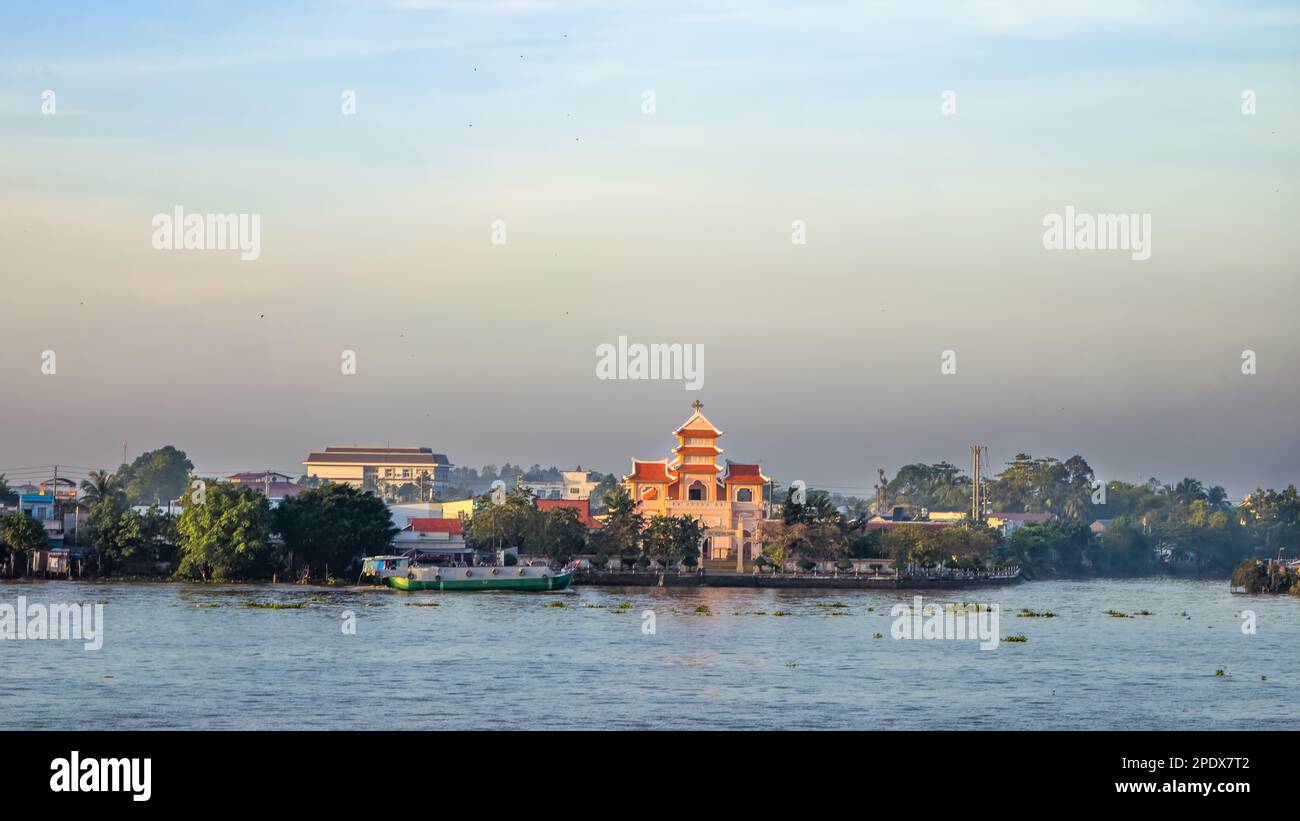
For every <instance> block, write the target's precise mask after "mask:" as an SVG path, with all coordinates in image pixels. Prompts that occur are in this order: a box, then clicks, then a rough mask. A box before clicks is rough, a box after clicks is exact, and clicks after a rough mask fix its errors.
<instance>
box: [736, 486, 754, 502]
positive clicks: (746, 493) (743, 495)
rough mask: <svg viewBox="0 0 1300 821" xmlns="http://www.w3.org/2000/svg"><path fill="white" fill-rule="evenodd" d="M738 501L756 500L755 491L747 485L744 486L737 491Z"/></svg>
mask: <svg viewBox="0 0 1300 821" xmlns="http://www.w3.org/2000/svg"><path fill="white" fill-rule="evenodd" d="M736 501H737V502H752V501H754V491H752V490H750V489H749V488H747V487H742V488H741V489H740V490H738V491H736Z"/></svg>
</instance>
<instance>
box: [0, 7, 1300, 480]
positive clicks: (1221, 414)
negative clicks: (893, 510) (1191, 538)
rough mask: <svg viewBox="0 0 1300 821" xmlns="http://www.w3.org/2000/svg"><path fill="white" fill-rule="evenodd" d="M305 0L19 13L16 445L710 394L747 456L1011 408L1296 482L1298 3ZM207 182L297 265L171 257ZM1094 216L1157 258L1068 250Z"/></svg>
mask: <svg viewBox="0 0 1300 821" xmlns="http://www.w3.org/2000/svg"><path fill="white" fill-rule="evenodd" d="M264 5H270V4H262V3H238V2H212V3H196V4H194V5H193V7H192V8H190V9H188V10H186V9H183V8H178V7H177V6H179V4H174V3H171V2H165V3H164V2H159V3H132V4H126V5H125V6H124V7H121V8H109V7H107V5H105V6H103V7H101V6H100V5H98V4H91V3H57V2H42V3H29V4H22V5H21V6H19V5H18V4H12V3H7V4H5V6H4V8H3V10H0V248H2V249H3V251H2V252H0V304H2V305H3V320H0V384H2V385H3V386H4V387H3V390H4V393H3V398H2V401H0V408H2V410H0V471H3V470H4V469H5V468H8V467H15V466H18V467H21V466H29V465H39V464H50V463H54V462H59V463H64V464H70V465H76V466H80V467H83V468H84V467H87V466H101V465H102V466H115V465H116V464H117V463H118V462H119V461H120V459H121V447H122V445H121V443H122V440H123V439H126V440H128V442H129V450H130V454H131V455H132V456H134V455H135V454H136V453H139V452H140V451H142V450H145V449H147V448H151V447H156V446H159V445H162V444H167V443H171V444H175V445H177V446H178V447H181V448H183V449H184V450H186V451H187V452H188V453H189V454H190V455H191V457H192V458H193V460H194V461H195V463H196V464H197V465H198V467H199V469H200V470H201V471H204V472H217V471H234V470H242V469H261V468H266V467H269V468H273V469H280V470H285V471H289V472H295V473H296V472H299V471H300V470H301V461H302V459H303V458H305V456H306V454H307V452H308V451H309V450H311V449H316V448H320V447H323V446H324V445H326V444H331V443H334V444H351V443H359V444H384V443H389V442H391V443H392V444H394V445H396V444H404V445H427V446H430V447H433V448H434V449H435V450H437V451H442V452H446V453H447V454H448V455H449V456H450V457H451V459H452V461H453V462H455V463H457V464H468V465H473V466H479V465H482V464H484V463H488V462H490V463H495V464H500V463H501V462H503V461H507V460H508V461H511V462H516V463H518V462H523V463H525V464H531V463H533V462H539V463H542V464H544V465H549V464H556V465H560V466H573V465H576V464H581V465H583V466H584V467H590V468H596V469H601V470H609V471H618V472H620V473H622V472H626V471H627V469H628V464H629V463H628V458H629V457H631V456H638V457H641V458H662V457H664V456H666V455H667V449H668V448H669V447H670V445H671V444H672V439H671V436H670V434H671V431H672V430H673V429H674V428H675V427H676V426H677V425H678V424H680V423H681V422H682V421H683V420H684V419H685V418H686V417H687V416H688V415H689V413H690V407H689V405H690V403H691V402H692V401H694V400H695V399H700V400H701V401H703V402H704V403H705V413H706V414H707V415H708V416H709V417H710V418H711V419H712V420H713V421H714V422H715V423H716V424H717V425H718V426H719V427H720V428H722V430H723V431H724V434H725V435H724V437H723V439H722V441H721V443H720V444H721V445H722V447H723V448H724V449H725V451H726V453H725V456H727V457H730V458H733V459H736V460H738V461H754V460H761V461H762V462H763V465H764V468H765V470H766V472H767V473H768V474H770V475H773V476H774V477H776V478H778V479H780V480H782V481H788V480H792V479H796V478H799V479H803V480H805V481H807V482H808V483H809V484H810V485H814V486H822V487H827V486H829V487H832V488H836V489H845V490H857V491H859V492H864V493H865V492H869V489H870V486H871V485H872V483H873V482H874V481H875V470H876V468H877V467H884V468H885V469H886V471H887V472H888V473H889V474H890V475H892V474H893V472H894V470H896V468H897V467H898V466H899V465H900V464H904V463H907V462H912V461H927V462H929V461H939V460H944V459H946V460H949V461H953V462H956V463H958V464H967V463H968V461H969V449H968V446H969V445H970V443H972V442H975V441H979V442H982V443H984V444H986V445H988V446H989V451H990V457H991V459H992V460H993V461H994V462H995V463H1001V462H1004V461H1006V460H1008V459H1010V458H1011V457H1012V456H1013V455H1014V454H1015V453H1017V452H1018V451H1025V452H1029V453H1032V454H1034V455H1036V456H1048V455H1055V456H1059V457H1061V458H1064V457H1068V456H1070V455H1071V454H1074V453H1080V454H1082V455H1083V456H1084V457H1085V458H1086V459H1088V461H1089V462H1090V463H1091V464H1092V466H1093V467H1094V469H1096V470H1097V472H1098V474H1099V475H1100V476H1102V477H1103V478H1106V479H1126V480H1133V481H1141V480H1145V479H1146V478H1147V477H1149V476H1152V475H1154V476H1157V477H1159V478H1161V479H1162V480H1165V481H1173V480H1176V479H1178V478H1181V477H1183V476H1185V475H1190V476H1196V477H1199V478H1201V479H1203V480H1205V481H1207V482H1212V483H1216V484H1223V485H1225V486H1226V487H1227V488H1228V489H1229V491H1230V492H1231V493H1232V494H1234V495H1239V494H1240V493H1242V492H1243V491H1245V490H1248V489H1249V488H1253V487H1254V486H1255V485H1257V484H1260V485H1265V486H1269V485H1274V486H1277V485H1283V484H1286V483H1288V482H1293V481H1296V480H1297V479H1300V425H1298V424H1297V418H1298V417H1300V413H1297V410H1298V409H1300V365H1298V363H1300V330H1297V321H1296V311H1297V306H1298V305H1300V284H1298V282H1297V276H1298V274H1300V239H1298V238H1297V230H1296V214H1297V205H1298V204H1300V201H1298V198H1297V181H1298V180H1300V129H1298V128H1297V126H1298V125H1300V99H1298V97H1297V94H1298V93H1300V9H1298V8H1297V6H1296V4H1295V3H1293V2H1292V3H1264V2H1243V3H1228V2H1224V3H1207V2H1194V1H1193V2H1187V1H1186V0H1184V1H1182V2H1167V3H1166V2H1140V0H1135V1H1130V0H1124V2H1112V1H1111V0H1102V1H1100V2H1079V3H1066V2H1053V1H1052V0H1032V1H1030V2H1013V1H1012V0H1003V1H1002V2H997V1H996V0H990V1H989V2H973V3H960V4H958V3H921V2H879V3H854V4H848V3H843V4H841V3H819V2H802V3H798V4H795V3H775V2H774V3H767V2H755V3H740V2H713V3H710V2H682V3H674V2H644V3H613V2H573V3H565V2H540V1H538V2H533V1H531V0H503V1H502V2H492V0H487V2H469V0H465V2H452V1H450V0H449V1H447V2H436V1H432V0H431V1H429V2H418V1H417V2H380V1H379V0H376V1H375V2H365V1H364V0H354V1H353V2H310V3H277V4H274V8H267V7H264ZM46 90H52V91H54V92H55V95H56V96H55V100H56V104H57V107H56V111H55V113H54V114H52V115H50V114H43V113H42V109H41V106H42V95H43V92H44V91H46ZM344 90H351V91H354V92H355V95H356V114H355V115H347V114H343V113H342V111H341V96H342V94H343V92H344ZM647 90H650V91H653V94H654V101H655V110H654V113H653V114H646V113H644V112H643V100H644V92H645V91H647ZM1247 90H1249V91H1253V92H1254V100H1255V106H1256V113H1255V114H1253V115H1247V114H1244V113H1243V100H1242V95H1243V92H1245V91H1247ZM945 91H951V92H952V93H953V95H955V96H954V98H953V99H955V104H956V111H955V113H951V114H945V113H944V112H943V110H942V109H941V104H942V102H943V100H944V98H943V94H944V92H945ZM177 205H180V206H182V207H183V208H184V209H185V210H186V211H187V212H197V213H245V214H258V215H260V220H261V255H260V258H259V259H257V260H255V261H248V262H244V261H241V260H240V259H239V255H238V253H237V252H232V251H220V250H191V251H170V250H163V251H158V250H154V248H153V247H152V244H151V236H152V233H153V229H152V227H151V220H152V218H153V216H154V215H155V214H158V213H171V211H172V209H173V208H174V207H175V206H177ZM1066 206H1073V207H1074V208H1075V209H1076V211H1078V212H1084V213H1090V214H1099V213H1125V214H1127V213H1139V214H1149V215H1150V219H1151V224H1152V236H1151V251H1152V253H1151V258H1150V259H1148V260H1146V261H1135V260H1133V259H1131V255H1130V254H1129V253H1128V252H1125V251H1099V250H1095V251H1048V250H1045V249H1044V247H1043V232H1044V229H1043V220H1044V216H1045V215H1047V214H1050V213H1063V211H1064V209H1065V207H1066ZM496 220H500V221H502V222H504V224H505V231H506V242H505V244H503V245H498V244H493V242H492V224H493V222H494V221H496ZM796 220H802V221H803V222H804V224H805V225H806V237H807V242H806V244H803V245H797V244H794V243H792V242H791V235H792V224H793V223H794V221H796ZM620 335H622V336H627V337H629V339H630V340H631V341H632V342H644V343H652V342H658V343H692V344H702V345H703V346H704V348H705V352H706V356H705V370H704V388H703V390H700V391H686V390H685V389H684V387H683V384H682V383H681V382H673V381H601V380H598V379H597V378H596V371H595V365H596V355H595V351H596V348H597V346H598V345H601V344H602V343H613V342H615V341H616V340H617V338H618V337H619V336H620ZM1246 349H1250V350H1253V351H1255V352H1256V355H1257V373H1255V374H1253V375H1244V374H1243V373H1242V372H1241V365H1242V359H1241V357H1242V351H1243V350H1246ZM46 350H52V351H54V352H55V354H56V356H57V372H56V373H55V374H53V375H44V374H42V372H41V367H42V352H43V351H46ZM344 350H353V351H355V352H356V355H357V373H356V374H355V375H344V374H343V373H341V368H340V357H341V352H342V351H344ZM945 350H951V351H954V352H955V354H956V363H957V372H956V373H955V374H952V375H945V374H942V373H941V371H940V364H941V354H942V352H943V351H945ZM12 475H13V474H12V473H11V477H12Z"/></svg>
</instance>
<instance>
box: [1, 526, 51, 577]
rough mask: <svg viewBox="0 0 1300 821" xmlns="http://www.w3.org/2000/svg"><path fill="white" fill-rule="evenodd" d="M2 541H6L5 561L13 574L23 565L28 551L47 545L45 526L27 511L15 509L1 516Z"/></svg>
mask: <svg viewBox="0 0 1300 821" xmlns="http://www.w3.org/2000/svg"><path fill="white" fill-rule="evenodd" d="M0 542H4V546H5V563H6V564H7V565H8V566H9V573H10V574H12V573H15V572H18V571H19V569H20V568H21V567H22V566H23V562H22V560H23V558H24V557H25V556H26V555H27V554H28V553H30V552H31V551H33V550H36V549H37V548H41V547H45V545H46V544H47V542H46V539H45V528H44V527H43V526H42V525H41V523H40V522H38V521H36V520H35V519H33V518H32V517H31V516H28V515H27V514H26V513H18V512H17V511H15V512H13V513H10V514H8V515H6V516H3V517H0Z"/></svg>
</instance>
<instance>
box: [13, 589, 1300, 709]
mask: <svg viewBox="0 0 1300 821" xmlns="http://www.w3.org/2000/svg"><path fill="white" fill-rule="evenodd" d="M931 593H935V595H934V596H933V597H931V596H930V594H931ZM912 595H913V593H911V592H903V591H826V592H820V591H818V592H811V591H808V592H800V591H774V590H732V589H711V588H698V589H695V588H691V589H682V588H671V589H646V588H636V589H609V588H593V587H580V588H576V589H573V590H569V591H565V592H563V593H555V594H519V593H478V594H466V593H460V594H455V593H397V592H394V591H388V590H385V589H377V588H345V589H339V588H309V587H295V586H286V585H277V586H270V585H229V586H212V585H206V586H201V585H182V584H170V583H169V584H147V583H136V584H120V583H116V584H115V583H69V582H30V583H13V584H0V605H3V604H9V605H11V606H16V605H17V603H18V597H19V596H24V597H26V600H27V602H28V603H29V604H30V603H65V602H80V603H86V604H95V603H102V604H103V618H104V639H103V646H102V648H100V649H98V650H86V649H84V647H83V643H82V642H80V641H56V640H47V641H36V640H0V728H3V729H28V728H30V729H52V728H60V729H135V728H197V729H255V728H267V729H281V728H308V729H332V728H376V729H400V728H430V729H431V728H493V729H501V728H522V729H536V728H706V729H707V728H742V729H750V728H753V729H758V728H787V729H796V728H816V729H832V728H888V729H904V728H906V729H913V728H920V729H925V728H934V729H980V728H993V729H1047V728H1087V729H1100V728H1114V729H1142V728H1157V729H1191V728H1224V729H1227V728H1273V729H1278V728H1289V729H1297V728H1300V709H1297V705H1300V598H1296V597H1293V596H1241V595H1232V594H1231V593H1230V592H1229V590H1228V585H1227V582H1226V581H1189V580H1175V579H1153V580H1100V581H1056V582H1032V583H1025V584H1020V585H1017V586H1014V587H998V588H987V589H970V590H963V591H959V592H956V593H952V594H948V593H937V592H936V591H927V601H928V602H939V603H943V602H951V601H962V602H981V603H989V604H991V603H996V604H998V605H999V606H1000V608H1001V613H1000V625H999V627H1000V633H1001V635H1003V636H1007V635H1012V634H1023V635H1024V636H1025V637H1026V638H1027V641H1025V642H1023V643H1006V642H1004V643H1001V644H1000V646H998V648H997V649H995V650H981V649H980V647H979V644H978V642H976V641H971V640H928V641H922V640H911V641H909V640H897V639H894V638H892V637H891V629H890V628H891V624H892V622H893V621H894V619H893V618H892V617H891V616H890V608H891V606H893V605H895V604H898V603H900V602H902V603H907V602H910V601H911V597H912ZM557 601H559V602H563V603H564V604H565V605H566V606H565V607H562V608H561V607H552V606H547V605H550V604H552V603H553V602H557ZM250 603H281V604H289V605H293V604H299V605H302V606H301V607H298V608H292V609H267V608H254V607H249V606H248V605H249V604H250ZM836 604H839V605H844V606H843V607H832V606H829V605H836ZM418 605H436V606H418ZM627 605H630V606H627ZM700 607H706V608H707V609H708V611H709V612H708V613H703V612H696V610H697V608H700ZM1021 608H1028V609H1030V610H1034V611H1051V612H1054V613H1056V614H1057V617H1056V618H1050V619H1046V618H1025V617H1019V616H1017V615H1016V613H1017V611H1018V610H1020V609H1021ZM778 610H780V611H783V612H785V613H787V614H788V615H785V616H776V615H774V613H775V611H778ZM1108 610H1115V611H1120V612H1124V613H1129V614H1132V613H1136V612H1137V611H1140V610H1147V611H1150V612H1151V613H1152V615H1142V616H1133V617H1132V618H1118V617H1115V616H1110V615H1107V614H1106V611H1108ZM1244 610H1250V611H1253V612H1254V614H1255V627H1256V629H1255V632H1254V633H1253V634H1248V633H1245V632H1243V630H1242V624H1243V618H1242V615H1243V611H1244ZM647 611H652V612H653V627H654V632H653V633H648V632H647V631H646V625H649V624H650V621H651V619H650V616H648V615H647ZM349 613H350V614H352V616H353V617H354V621H353V622H352V623H353V624H354V625H355V628H356V629H355V635H352V634H348V633H346V632H345V629H344V628H345V627H346V626H347V624H348V622H349V619H348V614H349ZM877 633H879V634H880V636H881V637H880V638H876V637H875V635H876V634H877ZM1220 669H1221V670H1223V671H1224V674H1223V675H1216V671H1218V670H1220Z"/></svg>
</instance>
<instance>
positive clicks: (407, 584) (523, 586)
mask: <svg viewBox="0 0 1300 821" xmlns="http://www.w3.org/2000/svg"><path fill="white" fill-rule="evenodd" d="M572 580H573V574H572V573H571V572H569V571H561V572H556V571H554V570H552V569H551V568H549V567H522V566H518V567H446V566H443V567H439V566H436V565H434V566H425V567H421V566H418V565H412V566H410V567H408V568H407V570H406V573H405V574H396V573H395V574H392V575H389V576H386V577H385V578H384V583H385V584H387V585H388V586H389V587H391V588H393V589H394V590H446V591H453V590H519V591H527V592H534V593H542V592H546V591H548V590H563V589H564V588H566V587H568V586H569V582H570V581H572Z"/></svg>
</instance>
